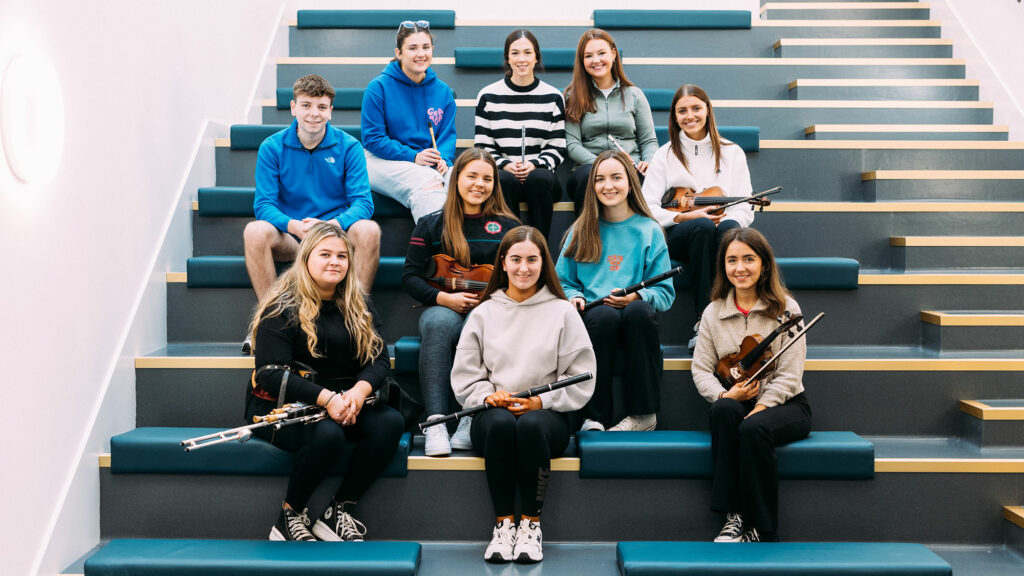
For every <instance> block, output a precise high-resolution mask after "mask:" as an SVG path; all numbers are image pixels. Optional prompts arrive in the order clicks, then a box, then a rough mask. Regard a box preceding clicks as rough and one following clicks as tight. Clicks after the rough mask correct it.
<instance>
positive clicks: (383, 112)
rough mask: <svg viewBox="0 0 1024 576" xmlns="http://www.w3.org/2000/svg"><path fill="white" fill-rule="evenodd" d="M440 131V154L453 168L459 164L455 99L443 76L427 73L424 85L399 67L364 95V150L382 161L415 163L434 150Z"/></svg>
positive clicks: (378, 79)
mask: <svg viewBox="0 0 1024 576" xmlns="http://www.w3.org/2000/svg"><path fill="white" fill-rule="evenodd" d="M428 122H429V123H430V124H432V125H433V126H434V136H435V137H436V138H437V150H438V152H440V153H441V156H442V157H443V158H444V160H445V162H447V163H448V165H449V166H451V165H452V164H453V163H454V162H455V96H454V95H453V94H452V89H451V88H449V87H448V85H447V84H445V83H444V82H442V81H440V80H438V78H437V74H435V73H434V71H433V70H432V69H430V68H427V75H426V77H425V78H423V81H422V82H420V83H419V84H417V83H415V82H413V81H412V80H410V79H409V77H408V76H406V75H405V72H402V67H401V65H400V64H399V63H398V62H397V61H395V62H391V63H390V64H388V65H387V66H386V67H385V68H384V71H383V72H381V74H380V75H379V76H377V77H376V78H374V79H373V80H371V81H370V83H369V84H368V85H367V86H366V91H365V92H364V93H363V114H362V137H361V140H362V142H363V147H364V148H366V149H367V150H369V151H370V152H372V153H373V154H374V155H375V156H377V157H378V158H383V159H385V160H404V161H406V162H413V161H414V160H415V159H416V154H417V153H419V152H421V151H423V150H426V149H427V148H430V147H431V146H432V144H431V142H430V131H429V130H428V127H427V123H428Z"/></svg>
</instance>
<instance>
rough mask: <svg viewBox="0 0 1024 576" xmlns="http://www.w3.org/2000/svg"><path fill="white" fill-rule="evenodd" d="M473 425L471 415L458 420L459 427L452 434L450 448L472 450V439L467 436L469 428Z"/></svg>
mask: <svg viewBox="0 0 1024 576" xmlns="http://www.w3.org/2000/svg"><path fill="white" fill-rule="evenodd" d="M472 426H473V417H472V416H466V417H465V418H463V419H461V420H459V427H458V428H456V429H455V434H452V440H451V443H452V448H454V449H456V450H472V449H473V439H472V438H470V436H469V429H470V427H472Z"/></svg>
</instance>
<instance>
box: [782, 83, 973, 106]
mask: <svg viewBox="0 0 1024 576" xmlns="http://www.w3.org/2000/svg"><path fill="white" fill-rule="evenodd" d="M979 85H980V83H979V82H978V81H977V80H966V79H953V78H945V79H943V78H939V79H899V78H856V79H844V78H800V79H797V80H793V81H791V82H790V83H789V84H788V88H789V98H790V99H793V100H959V101H972V102H977V100H978V90H979Z"/></svg>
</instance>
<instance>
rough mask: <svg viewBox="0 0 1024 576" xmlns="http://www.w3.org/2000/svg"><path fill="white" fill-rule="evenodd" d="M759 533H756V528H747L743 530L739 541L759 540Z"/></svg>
mask: <svg viewBox="0 0 1024 576" xmlns="http://www.w3.org/2000/svg"><path fill="white" fill-rule="evenodd" d="M760 541H761V535H760V534H758V533H757V528H748V529H746V530H744V531H743V536H742V537H741V538H740V542H760Z"/></svg>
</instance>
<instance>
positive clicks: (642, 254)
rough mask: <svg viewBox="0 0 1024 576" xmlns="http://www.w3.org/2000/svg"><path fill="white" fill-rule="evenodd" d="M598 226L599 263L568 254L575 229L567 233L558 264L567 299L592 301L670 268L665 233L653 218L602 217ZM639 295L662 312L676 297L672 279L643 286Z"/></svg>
mask: <svg viewBox="0 0 1024 576" xmlns="http://www.w3.org/2000/svg"><path fill="white" fill-rule="evenodd" d="M599 226H600V229H601V258H600V259H598V261H597V262H577V261H575V260H573V259H572V258H569V257H567V256H566V255H565V248H566V247H568V246H569V241H570V239H571V238H572V232H571V231H570V233H569V235H568V236H566V239H565V246H564V247H563V248H562V253H561V254H560V255H559V256H558V264H556V265H555V272H557V273H558V279H559V281H561V283H562V290H564V291H565V296H566V298H569V299H570V300H571V299H573V298H574V297H577V296H578V297H582V298H584V299H585V300H586V301H587V302H590V301H593V300H597V299H599V298H604V297H605V296H607V295H608V294H609V293H611V291H612V290H614V289H616V288H625V287H627V286H630V285H632V284H636V283H637V282H641V281H643V280H644V279H647V278H650V277H652V276H654V275H656V274H661V273H662V272H667V271H668V270H669V268H671V262H670V261H669V257H668V246H666V245H665V233H664V232H663V231H662V229H661V226H660V225H659V224H658V223H657V222H655V221H654V220H652V219H650V218H648V217H646V216H641V215H639V214H634V215H633V216H631V217H629V218H627V219H626V220H623V221H622V222H607V221H605V220H601V221H600V223H599ZM639 294H640V297H641V298H643V299H644V300H645V301H647V302H649V303H650V304H651V306H652V307H654V309H655V310H657V311H659V312H664V311H666V310H668V309H669V308H670V307H671V306H672V302H673V301H675V299H676V290H675V288H674V287H673V286H672V279H671V278H670V279H667V280H662V281H661V282H658V283H657V284H655V285H654V286H650V287H648V288H644V289H642V290H640V292H639Z"/></svg>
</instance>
